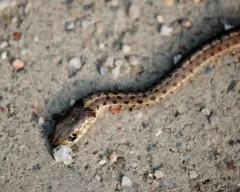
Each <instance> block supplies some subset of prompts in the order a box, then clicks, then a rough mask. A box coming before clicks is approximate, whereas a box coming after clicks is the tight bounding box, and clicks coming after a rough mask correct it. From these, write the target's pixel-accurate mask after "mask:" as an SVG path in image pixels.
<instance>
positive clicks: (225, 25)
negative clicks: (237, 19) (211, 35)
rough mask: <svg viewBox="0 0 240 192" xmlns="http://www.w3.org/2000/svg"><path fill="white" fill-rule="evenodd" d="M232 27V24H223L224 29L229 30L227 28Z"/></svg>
mask: <svg viewBox="0 0 240 192" xmlns="http://www.w3.org/2000/svg"><path fill="white" fill-rule="evenodd" d="M232 28H234V26H233V25H229V24H224V30H225V31H227V30H229V29H232Z"/></svg>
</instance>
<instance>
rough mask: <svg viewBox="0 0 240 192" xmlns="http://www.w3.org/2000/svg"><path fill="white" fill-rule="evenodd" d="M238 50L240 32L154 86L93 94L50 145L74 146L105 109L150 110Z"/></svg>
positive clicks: (203, 49) (81, 102) (59, 127)
mask: <svg viewBox="0 0 240 192" xmlns="http://www.w3.org/2000/svg"><path fill="white" fill-rule="evenodd" d="M235 50H240V28H236V29H233V30H230V31H228V32H226V33H225V34H223V35H221V36H219V37H218V38H215V39H213V40H212V41H210V42H208V43H205V44H203V46H201V48H200V49H198V50H197V51H195V52H193V53H192V54H191V55H189V57H186V58H185V59H183V60H182V62H181V64H180V65H179V67H178V68H176V69H174V70H173V71H172V72H171V73H170V74H169V75H168V76H166V77H165V78H164V79H162V81H160V82H159V83H158V84H157V85H155V86H153V87H151V88H149V89H147V90H146V91H139V92H129V93H124V92H118V93H113V92H99V93H93V94H91V95H89V96H87V97H86V98H83V99H81V100H79V101H77V102H76V104H75V105H74V106H73V107H71V108H70V109H69V110H68V112H67V113H66V114H65V116H64V117H63V120H61V121H60V122H58V124H57V126H56V130H55V132H54V135H53V139H52V142H53V145H60V144H64V145H68V146H72V145H73V144H75V143H76V142H77V141H78V140H79V139H80V138H81V137H82V136H83V135H84V134H85V133H86V132H87V131H88V129H89V128H90V127H91V125H92V124H93V123H94V122H95V121H96V120H97V118H98V116H99V114H100V113H102V112H103V111H105V110H107V109H121V110H123V109H130V110H132V109H133V108H139V107H144V106H149V105H153V104H156V103H158V102H160V101H162V100H163V99H164V98H166V97H168V96H169V95H170V94H172V93H174V92H175V91H176V90H177V89H178V88H180V87H181V86H183V85H184V84H185V83H186V82H187V81H189V80H190V79H191V77H193V76H194V74H196V73H197V72H198V71H199V70H201V69H202V68H204V67H206V66H208V65H209V63H210V62H209V61H212V60H214V59H216V58H218V57H220V56H221V55H223V54H226V53H230V52H233V51H235Z"/></svg>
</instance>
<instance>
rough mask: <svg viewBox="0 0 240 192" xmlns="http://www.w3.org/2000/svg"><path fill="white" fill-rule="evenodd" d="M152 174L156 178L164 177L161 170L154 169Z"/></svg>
mask: <svg viewBox="0 0 240 192" xmlns="http://www.w3.org/2000/svg"><path fill="white" fill-rule="evenodd" d="M154 176H155V177H156V178H157V179H161V178H163V177H164V173H163V172H162V171H159V170H157V171H155V173H154Z"/></svg>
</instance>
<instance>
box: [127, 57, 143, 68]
mask: <svg viewBox="0 0 240 192" xmlns="http://www.w3.org/2000/svg"><path fill="white" fill-rule="evenodd" d="M128 62H129V64H130V65H132V66H137V65H139V64H141V60H139V59H138V58H137V57H136V56H131V57H129V59H128Z"/></svg>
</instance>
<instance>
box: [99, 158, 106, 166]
mask: <svg viewBox="0 0 240 192" xmlns="http://www.w3.org/2000/svg"><path fill="white" fill-rule="evenodd" d="M106 163H107V160H106V159H102V160H101V161H99V165H105V164H106Z"/></svg>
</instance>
